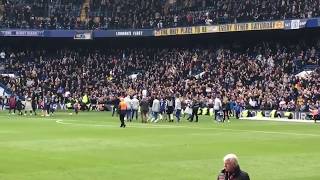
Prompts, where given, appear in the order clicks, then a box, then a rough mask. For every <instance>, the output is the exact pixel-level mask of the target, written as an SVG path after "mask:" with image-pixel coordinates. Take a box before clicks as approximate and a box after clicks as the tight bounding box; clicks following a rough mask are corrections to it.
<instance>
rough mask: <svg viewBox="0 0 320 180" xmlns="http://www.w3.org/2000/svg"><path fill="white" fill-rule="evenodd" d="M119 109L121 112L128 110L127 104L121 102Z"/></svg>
mask: <svg viewBox="0 0 320 180" xmlns="http://www.w3.org/2000/svg"><path fill="white" fill-rule="evenodd" d="M119 107H120V111H125V110H127V104H126V103H125V102H124V101H121V102H120V104H119Z"/></svg>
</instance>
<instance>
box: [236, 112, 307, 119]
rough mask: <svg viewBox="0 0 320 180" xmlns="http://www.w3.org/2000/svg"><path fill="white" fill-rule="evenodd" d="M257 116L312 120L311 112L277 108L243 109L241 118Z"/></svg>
mask: <svg viewBox="0 0 320 180" xmlns="http://www.w3.org/2000/svg"><path fill="white" fill-rule="evenodd" d="M248 117H256V118H263V117H269V118H287V119H296V120H312V116H311V113H310V112H289V111H277V110H243V111H242V112H241V118H248Z"/></svg>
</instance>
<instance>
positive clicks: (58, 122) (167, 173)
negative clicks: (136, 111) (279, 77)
mask: <svg viewBox="0 0 320 180" xmlns="http://www.w3.org/2000/svg"><path fill="white" fill-rule="evenodd" d="M199 121H200V122H199V123H189V122H187V121H186V120H185V119H184V120H183V122H181V123H179V124H178V123H166V122H160V123H157V124H141V123H139V122H135V121H134V122H131V123H127V128H119V124H120V123H119V120H118V118H117V117H111V114H110V113H109V112H80V113H79V114H78V115H69V113H67V112H59V113H57V114H55V115H54V116H53V117H46V118H44V117H40V116H37V117H34V116H17V115H8V112H7V111H6V112H1V113H0V180H20V179H21V180H74V179H75V180H100V179H101V180H102V179H103V180H214V179H216V177H217V174H218V172H219V170H221V169H222V168H223V162H222V158H223V156H224V155H226V154H227V153H235V154H237V155H238V157H239V162H240V166H241V168H242V169H243V170H245V171H247V172H248V173H249V175H250V177H251V179H252V180H302V179H303V180H319V179H320V173H319V172H318V170H319V168H320V125H319V124H313V123H307V124H306V123H288V122H266V121H248V120H234V119H232V120H231V122H230V123H225V124H217V123H214V122H213V120H212V119H211V118H209V117H207V116H205V117H204V116H200V120H199Z"/></svg>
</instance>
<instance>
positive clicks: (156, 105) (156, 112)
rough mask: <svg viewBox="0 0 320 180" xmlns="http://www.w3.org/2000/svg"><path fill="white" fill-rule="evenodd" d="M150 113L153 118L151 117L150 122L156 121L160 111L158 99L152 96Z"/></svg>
mask: <svg viewBox="0 0 320 180" xmlns="http://www.w3.org/2000/svg"><path fill="white" fill-rule="evenodd" d="M151 111H152V114H153V118H152V120H151V121H152V122H158V115H159V112H160V101H159V100H158V98H157V97H155V98H154V100H153V102H152V108H151Z"/></svg>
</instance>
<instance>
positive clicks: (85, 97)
mask: <svg viewBox="0 0 320 180" xmlns="http://www.w3.org/2000/svg"><path fill="white" fill-rule="evenodd" d="M82 102H83V103H84V104H87V103H88V102H89V98H88V96H87V95H84V96H83V97H82Z"/></svg>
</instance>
